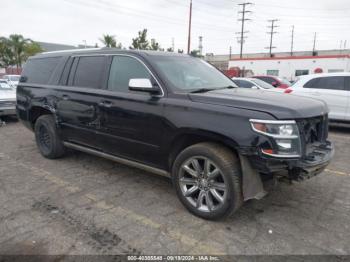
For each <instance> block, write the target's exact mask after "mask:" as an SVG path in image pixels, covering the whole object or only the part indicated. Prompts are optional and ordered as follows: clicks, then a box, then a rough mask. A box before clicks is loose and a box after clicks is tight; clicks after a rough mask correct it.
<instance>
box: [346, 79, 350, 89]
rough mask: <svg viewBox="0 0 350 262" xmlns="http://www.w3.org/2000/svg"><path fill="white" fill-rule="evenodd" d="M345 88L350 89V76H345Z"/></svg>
mask: <svg viewBox="0 0 350 262" xmlns="http://www.w3.org/2000/svg"><path fill="white" fill-rule="evenodd" d="M345 89H346V90H348V91H350V76H347V77H345Z"/></svg>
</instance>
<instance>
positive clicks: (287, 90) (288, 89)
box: [284, 88, 293, 94]
mask: <svg viewBox="0 0 350 262" xmlns="http://www.w3.org/2000/svg"><path fill="white" fill-rule="evenodd" d="M292 92H293V89H291V88H287V89H286V90H284V93H285V94H290V93H292Z"/></svg>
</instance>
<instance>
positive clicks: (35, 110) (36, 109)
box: [28, 105, 55, 128]
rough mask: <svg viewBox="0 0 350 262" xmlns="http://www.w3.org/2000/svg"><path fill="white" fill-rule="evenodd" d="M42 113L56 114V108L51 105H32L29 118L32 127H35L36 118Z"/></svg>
mask: <svg viewBox="0 0 350 262" xmlns="http://www.w3.org/2000/svg"><path fill="white" fill-rule="evenodd" d="M42 115H55V110H54V109H53V108H51V107H49V106H45V105H43V106H32V107H31V108H30V109H29V110H28V119H29V122H30V124H31V127H32V128H34V125H35V122H36V120H37V119H38V118H39V117H40V116H42Z"/></svg>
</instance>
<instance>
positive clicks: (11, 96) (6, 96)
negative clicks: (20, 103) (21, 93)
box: [0, 89, 16, 101]
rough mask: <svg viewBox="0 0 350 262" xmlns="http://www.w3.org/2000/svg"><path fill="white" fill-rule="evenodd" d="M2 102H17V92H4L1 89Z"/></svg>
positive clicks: (0, 97)
mask: <svg viewBox="0 0 350 262" xmlns="http://www.w3.org/2000/svg"><path fill="white" fill-rule="evenodd" d="M0 100H6V101H15V100H16V90H14V89H10V90H4V89H0Z"/></svg>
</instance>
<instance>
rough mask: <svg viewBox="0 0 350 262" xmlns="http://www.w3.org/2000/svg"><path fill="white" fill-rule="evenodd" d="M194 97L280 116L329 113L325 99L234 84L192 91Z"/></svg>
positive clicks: (192, 98) (309, 115)
mask: <svg viewBox="0 0 350 262" xmlns="http://www.w3.org/2000/svg"><path fill="white" fill-rule="evenodd" d="M189 97H190V99H191V100H192V101H194V102H198V103H206V104H215V105H222V106H229V107H235V108H241V109H248V110H254V111H260V112H265V113H269V114H271V115H273V116H275V117H276V118H277V119H298V118H308V117H315V116H320V115H324V114H326V113H328V111H329V110H328V107H327V105H326V104H325V102H323V101H321V100H316V99H312V98H306V97H299V96H294V95H290V94H288V95H287V94H283V93H278V92H269V91H264V90H254V89H250V88H235V89H222V90H216V91H210V92H207V93H203V94H189Z"/></svg>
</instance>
